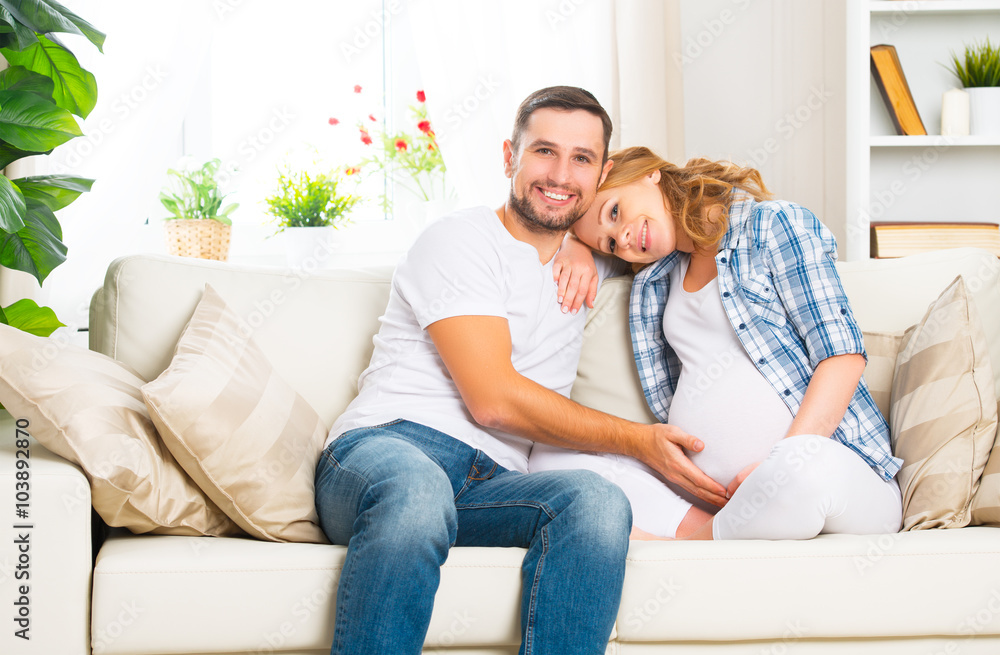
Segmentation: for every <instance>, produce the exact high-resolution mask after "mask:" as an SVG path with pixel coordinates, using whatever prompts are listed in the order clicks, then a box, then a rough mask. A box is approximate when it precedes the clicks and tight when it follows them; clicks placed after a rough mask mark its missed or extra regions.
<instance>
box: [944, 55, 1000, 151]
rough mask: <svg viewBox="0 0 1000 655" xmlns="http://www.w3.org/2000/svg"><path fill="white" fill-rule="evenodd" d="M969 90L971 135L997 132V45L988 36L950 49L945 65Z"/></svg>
mask: <svg viewBox="0 0 1000 655" xmlns="http://www.w3.org/2000/svg"><path fill="white" fill-rule="evenodd" d="M947 68H948V69H949V70H950V71H951V72H952V73H953V74H954V75H955V77H957V78H958V80H959V81H960V82H961V83H962V86H963V87H965V90H966V91H967V92H968V93H969V128H970V133H971V134H974V135H992V136H1000V46H994V45H993V44H992V43H991V42H990V39H989V37H987V38H986V39H985V40H984V41H983V42H982V43H971V44H965V50H964V51H963V52H962V54H961V56H959V55H958V54H956V53H954V52H952V53H951V65H950V66H948V67H947Z"/></svg>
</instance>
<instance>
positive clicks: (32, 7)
mask: <svg viewBox="0 0 1000 655" xmlns="http://www.w3.org/2000/svg"><path fill="white" fill-rule="evenodd" d="M0 5H2V6H3V7H4V8H5V9H7V10H8V11H9V12H10V13H11V14H13V16H14V18H15V19H17V22H20V23H21V24H23V25H24V26H26V27H28V28H29V29H31V30H33V31H35V32H38V33H40V34H46V33H48V32H65V33H67V34H80V35H81V36H85V37H87V40H88V41H90V42H91V43H93V44H94V45H95V46H97V49H98V50H100V51H101V52H104V38H105V34H104V32H101V31H99V30H98V29H97V28H96V27H94V26H93V25H91V24H90V23H88V22H87V21H85V20H83V19H82V18H80V17H79V16H77V15H76V14H74V13H73V12H72V11H70V10H69V9H67V8H66V7H64V6H62V5H61V4H59V3H58V2H54V0H17V1H16V2H15V1H12V0H0Z"/></svg>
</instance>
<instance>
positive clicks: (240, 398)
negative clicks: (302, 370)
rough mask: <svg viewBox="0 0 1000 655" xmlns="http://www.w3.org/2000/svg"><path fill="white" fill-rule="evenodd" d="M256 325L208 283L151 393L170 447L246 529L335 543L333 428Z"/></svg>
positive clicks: (147, 392) (149, 400) (146, 392)
mask: <svg viewBox="0 0 1000 655" xmlns="http://www.w3.org/2000/svg"><path fill="white" fill-rule="evenodd" d="M252 332H253V330H252V329H251V328H250V327H249V326H248V325H247V323H245V322H244V321H242V320H241V319H240V317H239V316H237V315H236V314H235V313H234V312H232V311H230V309H229V308H228V307H227V306H226V303H225V302H224V301H223V299H222V297H221V296H220V295H219V294H218V293H217V292H216V291H215V289H214V288H212V286H211V285H206V286H205V292H204V295H203V297H202V300H201V302H199V303H198V306H197V307H196V308H195V312H194V316H192V317H191V320H190V322H189V323H188V325H187V327H186V328H185V329H184V332H183V333H182V334H181V337H180V340H179V341H178V342H177V348H176V352H175V354H174V358H173V360H172V361H171V362H170V366H169V367H167V369H166V370H165V371H164V372H163V373H162V374H161V375H160V376H159V377H158V378H157V379H156V380H154V381H152V382H150V383H149V384H147V385H146V386H144V387H143V388H142V394H143V396H144V397H145V399H146V405H147V407H148V408H149V410H150V415H151V416H152V419H153V422H154V423H155V424H156V427H157V428H158V430H159V432H160V436H161V438H162V439H163V441H164V443H165V444H166V445H167V447H168V448H169V449H170V452H171V453H173V455H174V457H176V458H177V461H178V462H180V464H181V466H182V467H184V470H185V471H187V472H188V474H190V476H191V477H192V478H193V479H194V480H195V481H196V482H197V483H198V485H199V486H200V487H201V488H202V489H203V490H204V491H205V493H207V494H208V495H209V497H211V498H212V500H214V501H215V502H216V503H217V504H218V505H219V506H220V507H221V508H222V509H223V511H225V513H226V514H227V515H228V516H229V517H230V518H232V519H233V520H234V521H235V522H236V523H237V524H238V525H239V526H240V527H241V528H243V529H244V530H246V531H247V532H248V533H249V534H251V535H253V536H255V537H257V538H259V539H267V540H270V541H303V542H310V543H325V542H326V538H325V537H324V536H323V532H322V530H321V529H320V528H319V525H318V523H319V521H318V517H317V516H316V508H315V498H314V490H313V476H314V473H315V469H316V460H317V459H318V458H319V454H320V451H321V450H322V447H323V441H324V440H325V439H326V436H327V432H328V430H329V428H328V427H327V426H326V425H324V423H323V421H321V420H320V418H319V415H317V414H316V411H315V410H314V409H313V408H312V407H310V406H309V403H308V402H306V400H305V399H304V398H303V397H302V396H301V395H300V394H298V393H296V392H295V390H293V389H292V388H291V387H290V386H289V385H288V383H287V382H285V381H284V379H282V378H281V376H279V375H278V374H277V373H276V372H275V371H274V368H273V367H272V366H271V364H270V362H268V360H267V358H266V357H265V356H264V353H263V352H262V351H261V350H260V348H259V347H258V346H257V344H256V343H255V342H254V340H253V338H252V336H251V334H252ZM290 338H295V337H294V336H292V337H290Z"/></svg>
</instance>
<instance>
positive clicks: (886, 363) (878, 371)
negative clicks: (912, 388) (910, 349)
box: [864, 332, 903, 421]
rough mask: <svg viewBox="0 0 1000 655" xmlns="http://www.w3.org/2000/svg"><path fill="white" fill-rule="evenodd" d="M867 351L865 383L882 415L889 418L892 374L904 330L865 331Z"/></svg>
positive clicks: (894, 369)
mask: <svg viewBox="0 0 1000 655" xmlns="http://www.w3.org/2000/svg"><path fill="white" fill-rule="evenodd" d="M864 339H865V353H866V354H867V355H868V365H867V366H865V374H864V377H865V383H866V384H867V385H868V391H869V393H871V395H872V399H873V400H874V401H875V405H876V406H877V407H878V409H879V411H880V412H882V417H883V418H885V420H886V421H888V420H889V408H890V405H891V402H890V400H891V398H892V376H893V374H894V373H895V371H896V355H897V354H898V353H899V344H900V343H901V342H902V341H903V333H902V332H865V333H864Z"/></svg>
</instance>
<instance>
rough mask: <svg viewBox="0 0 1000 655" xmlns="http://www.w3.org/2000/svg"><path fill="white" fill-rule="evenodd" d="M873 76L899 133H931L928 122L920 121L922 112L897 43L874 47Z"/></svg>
mask: <svg viewBox="0 0 1000 655" xmlns="http://www.w3.org/2000/svg"><path fill="white" fill-rule="evenodd" d="M872 76H873V77H874V78H875V84H876V86H878V90H879V93H881V94H882V100H884V101H885V107H886V109H888V110H889V118H891V119H892V124H893V125H894V126H895V127H896V132H897V133H898V134H906V135H911V136H913V135H920V134H927V130H926V129H925V128H924V122H923V121H922V120H920V112H918V111H917V105H916V103H914V102H913V94H912V93H910V85H909V84H907V83H906V75H904V74H903V67H902V66H900V65H899V56H898V55H897V54H896V48H895V46H891V45H885V44H880V45H873V46H872Z"/></svg>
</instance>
